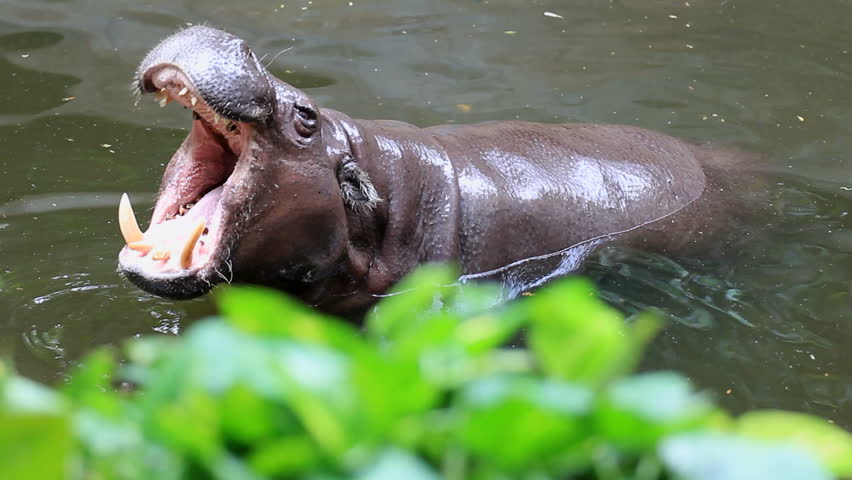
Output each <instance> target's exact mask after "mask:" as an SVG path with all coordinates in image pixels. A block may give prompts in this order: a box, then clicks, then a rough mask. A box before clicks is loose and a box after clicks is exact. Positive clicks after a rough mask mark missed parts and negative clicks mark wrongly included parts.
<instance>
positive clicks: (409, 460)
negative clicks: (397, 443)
mask: <svg viewBox="0 0 852 480" xmlns="http://www.w3.org/2000/svg"><path fill="white" fill-rule="evenodd" d="M355 478H356V479H357V480H401V479H405V480H440V478H441V477H439V476H438V474H437V473H436V472H435V471H434V470H432V469H431V468H430V467H429V466H428V465H426V464H425V463H423V461H422V460H420V459H419V458H417V457H415V456H413V455H411V454H410V453H407V452H404V451H401V450H398V449H388V450H385V451H384V452H382V454H381V455H380V456H379V457H378V459H377V460H376V461H375V462H374V463H373V464H372V465H370V466H369V467H368V468H366V469H365V470H364V471H362V472H361V473H359V474H358V475H357V476H356V477H355Z"/></svg>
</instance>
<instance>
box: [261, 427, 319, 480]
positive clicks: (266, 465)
mask: <svg viewBox="0 0 852 480" xmlns="http://www.w3.org/2000/svg"><path fill="white" fill-rule="evenodd" d="M320 459H321V457H320V453H319V452H318V451H317V448H316V446H315V445H314V444H313V442H311V441H310V440H308V439H307V438H306V437H302V436H289V437H281V438H276V439H273V440H269V441H264V442H260V443H258V445H257V447H256V448H255V449H254V450H253V451H252V452H251V454H250V455H249V456H248V463H249V465H251V467H252V469H253V470H254V471H255V472H257V473H259V474H261V475H266V476H271V477H287V476H298V475H299V474H301V473H303V472H306V471H310V470H313V469H314V468H315V466H316V465H317V464H318V463H319V461H320Z"/></svg>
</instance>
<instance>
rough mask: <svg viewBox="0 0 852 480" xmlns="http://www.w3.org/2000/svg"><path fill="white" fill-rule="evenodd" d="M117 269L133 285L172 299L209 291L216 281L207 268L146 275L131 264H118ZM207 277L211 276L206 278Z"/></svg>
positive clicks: (189, 296) (193, 296) (195, 295)
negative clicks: (163, 274) (161, 274)
mask: <svg viewBox="0 0 852 480" xmlns="http://www.w3.org/2000/svg"><path fill="white" fill-rule="evenodd" d="M119 271H120V272H121V273H122V274H123V275H124V276H125V277H126V278H127V279H128V280H130V281H131V282H132V283H133V284H134V285H136V286H137V287H139V288H141V289H142V290H144V291H146V292H148V293H152V294H154V295H157V296H160V297H164V298H169V299H173V300H189V299H192V298H196V297H200V296H201V295H204V294H205V293H207V292H209V291H210V290H211V289H212V288H213V286H214V285H215V283H216V279H215V278H212V277H211V276H210V275H209V273H207V272H208V269H207V268H202V269H200V270H198V271H194V272H183V273H180V274H176V275H173V276H171V275H169V276H156V277H153V276H151V275H146V274H145V273H144V272H141V271H139V269H137V268H134V267H133V266H125V265H121V264H119ZM208 277H211V278H209V279H208Z"/></svg>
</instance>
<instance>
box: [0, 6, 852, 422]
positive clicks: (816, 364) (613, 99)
mask: <svg viewBox="0 0 852 480" xmlns="http://www.w3.org/2000/svg"><path fill="white" fill-rule="evenodd" d="M142 3H143V2H130V1H123V0H122V1H115V0H88V1H84V0H76V1H75V0H68V1H35V0H20V1H9V0H0V350H1V351H2V352H4V354H5V355H7V356H10V357H12V358H14V360H15V362H16V365H17V368H18V369H19V370H20V371H21V372H23V373H24V374H26V375H29V376H31V377H34V378H37V379H40V380H43V381H47V382H56V381H61V379H62V377H63V375H64V374H65V372H66V371H67V370H68V368H69V367H72V366H73V365H74V363H75V362H76V361H77V360H78V359H79V358H80V356H81V355H82V354H84V353H85V352H86V351H87V350H89V349H90V348H92V347H94V346H97V345H101V344H119V343H121V342H122V341H124V340H125V339H127V338H129V337H133V336H135V335H140V334H147V333H152V332H162V333H166V334H176V333H179V332H180V331H181V329H183V328H185V327H186V325H187V324H188V322H190V321H191V320H192V319H196V318H198V317H200V316H203V315H205V314H207V313H210V312H211V311H212V310H213V309H212V305H211V303H210V301H209V300H207V299H202V300H196V301H192V302H171V301H165V300H162V299H159V298H155V297H152V296H150V295H147V294H144V293H142V292H140V291H138V290H137V289H135V288H134V287H132V286H130V285H128V284H126V283H125V282H123V281H122V280H121V279H120V278H119V277H118V276H117V275H116V273H115V267H116V259H115V257H116V253H117V251H118V249H119V248H120V246H121V240H120V237H119V235H118V228H117V226H116V224H115V220H114V218H115V215H116V209H117V204H118V195H119V194H120V193H121V192H124V191H128V192H137V193H136V194H135V195H134V198H136V199H144V198H147V199H149V200H150V199H153V192H154V191H155V190H156V186H157V184H158V182H159V176H160V175H161V172H162V168H163V166H164V164H165V163H166V162H167V161H168V159H169V158H170V156H171V154H172V153H173V152H174V150H175V148H176V147H177V146H178V144H179V143H180V141H181V139H182V138H183V136H184V135H185V131H184V130H183V129H184V128H186V127H187V126H188V121H189V118H188V114H187V113H186V112H185V111H182V110H181V109H178V108H166V109H160V108H157V107H156V106H155V105H154V104H153V102H150V101H143V103H142V105H140V106H139V107H134V105H133V99H132V98H131V96H130V94H129V88H128V86H129V81H130V78H131V76H132V72H133V69H134V68H135V66H136V64H137V62H138V61H139V60H140V59H141V58H142V56H143V55H144V54H145V52H146V50H147V49H148V48H150V47H152V46H153V45H155V44H156V43H157V42H158V41H159V40H160V39H161V38H162V37H164V36H166V35H167V34H169V33H170V32H172V31H173V30H174V29H175V28H176V27H177V26H180V25H183V24H185V23H186V22H192V23H199V22H210V23H211V24H214V25H217V26H222V27H226V28H227V29H229V30H230V31H232V32H234V33H237V34H239V35H241V36H243V37H244V38H246V39H247V40H249V42H250V43H251V44H252V45H254V47H255V51H257V52H259V53H261V54H263V53H266V54H268V55H269V56H268V57H267V59H271V58H273V57H274V56H275V55H276V54H277V53H278V52H280V51H282V50H284V49H288V48H289V49H290V50H288V51H287V52H286V53H284V54H282V55H280V56H278V57H277V58H275V60H274V62H273V63H272V67H271V68H272V69H273V70H274V71H275V72H276V73H277V74H278V75H279V76H282V77H283V78H284V79H285V80H287V81H289V82H291V83H293V84H294V85H296V86H298V87H302V88H306V89H307V90H308V92H309V93H310V94H312V95H314V96H315V98H316V99H317V100H318V101H319V103H320V104H321V105H325V106H330V107H333V108H336V109H339V110H342V111H344V112H347V113H348V114H350V115H352V116H353V117H356V118H393V119H398V120H404V121H408V122H412V123H415V124H419V125H429V124H436V123H446V122H459V123H462V122H465V123H467V122H477V121H483V120H497V119H516V118H517V119H523V120H532V121H547V122H568V121H585V122H607V123H626V124H633V125H639V126H643V127H647V128H652V129H656V130H660V131H663V132H666V133H669V134H672V135H675V136H681V137H688V138H692V139H696V140H700V141H712V142H717V143H723V144H732V145H738V146H740V147H742V148H744V149H747V150H750V151H752V152H755V153H758V154H761V155H764V156H766V157H767V158H769V160H770V162H771V164H772V168H773V169H774V170H775V171H776V172H777V173H778V174H779V175H781V176H780V177H779V181H778V182H777V184H776V185H774V186H773V188H774V190H773V192H771V193H772V194H773V196H774V198H776V199H777V201H776V203H775V205H773V207H774V209H775V211H776V212H778V216H777V219H776V220H775V221H773V226H772V228H771V229H768V231H767V232H766V233H767V235H764V236H763V238H761V239H756V240H754V241H752V242H749V243H747V244H746V245H744V246H743V248H742V249H741V250H740V251H739V252H735V253H733V254H730V255H727V256H725V257H723V258H719V259H714V260H706V259H705V260H701V259H696V258H663V257H658V256H648V255H641V254H637V253H635V252H634V253H628V252H623V251H606V252H604V253H603V254H602V255H600V256H598V258H597V259H596V260H595V261H594V262H592V263H591V264H590V265H589V268H588V270H587V272H588V274H589V275H590V276H592V277H593V278H595V279H596V280H597V282H598V284H599V285H600V286H601V287H602V289H603V293H604V295H605V296H606V297H607V298H608V299H609V300H610V301H611V302H613V303H616V304H618V305H620V306H621V307H622V308H623V309H624V310H625V311H627V312H633V311H637V310H640V309H643V308H647V307H658V308H661V309H663V310H664V311H665V312H667V313H668V314H669V315H670V316H671V318H672V320H671V322H670V323H669V324H668V327H667V328H666V330H665V331H664V332H663V334H662V335H661V336H660V337H659V338H658V339H657V340H656V341H655V343H654V344H653V345H652V348H651V350H650V352H649V354H648V355H647V358H646V362H645V363H646V367H648V368H676V369H680V370H682V371H685V372H686V373H687V374H689V375H690V376H691V377H692V378H693V379H694V380H695V381H696V383H697V384H698V385H699V386H701V387H702V388H704V389H706V390H707V391H708V392H710V393H712V394H714V395H716V396H717V397H718V398H719V399H720V400H721V401H722V403H723V404H725V405H726V406H728V407H730V408H733V409H735V410H740V409H743V408H756V407H781V408H789V409H794V410H801V411H810V412H816V413H819V414H821V415H825V416H828V417H830V418H833V419H834V420H836V421H837V422H838V423H840V424H842V425H845V426H847V427H852V413H850V412H852V408H850V407H852V273H850V272H852V214H850V212H852V192H850V189H852V158H850V157H852V138H850V135H849V133H850V125H852V96H850V87H852V53H850V50H852V44H850V42H849V39H850V36H849V19H850V18H852V2H849V1H841V0H825V1H823V2H820V3H819V4H818V6H812V5H810V4H809V3H808V2H801V1H798V0H784V1H778V2H769V1H757V0H751V1H737V0H717V1H700V0H690V1H689V2H684V1H682V0H681V1H671V2H668V1H650V0H645V1H642V0H634V1H619V0H612V1H608V2H607V1H600V2H587V1H520V0H497V1H494V0H490V1H472V0H442V1H438V0H436V1H429V2H427V1H423V0H384V1H381V0H369V1H367V0H354V1H353V4H352V5H351V6H348V5H347V3H348V2H346V1H340V0H337V1H319V0H316V1H313V2H309V1H307V0H297V1H293V0H286V1H278V2H262V1H259V0H251V1H243V2H227V3H224V2H214V1H209V0H175V1H170V2H155V5H152V6H146V5H142ZM282 4H283V7H282V6H281V5H282ZM814 5H817V4H814ZM545 12H550V13H551V15H545ZM552 14H555V15H558V16H554V15H552ZM559 17H561V18H559ZM136 203H137V210H138V211H140V213H141V210H142V209H143V208H145V207H146V206H145V205H143V204H142V203H141V200H137V201H136ZM149 213H150V210H147V211H146V213H143V214H142V215H141V216H142V222H143V224H147V215H148V214H149Z"/></svg>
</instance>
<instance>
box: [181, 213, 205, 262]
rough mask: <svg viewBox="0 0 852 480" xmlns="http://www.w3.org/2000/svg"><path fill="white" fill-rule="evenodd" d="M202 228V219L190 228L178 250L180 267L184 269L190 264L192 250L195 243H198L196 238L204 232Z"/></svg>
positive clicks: (203, 226)
mask: <svg viewBox="0 0 852 480" xmlns="http://www.w3.org/2000/svg"><path fill="white" fill-rule="evenodd" d="M204 228H205V225H204V220H200V221H199V222H198V224H197V225H196V226H195V228H194V229H193V230H192V233H191V234H190V235H189V238H188V239H187V240H186V243H185V244H184V245H183V248H182V249H181V251H180V268H184V269H186V268H189V266H190V265H191V264H192V250H193V249H194V248H195V244H196V243H198V239H199V238H201V234H202V233H204Z"/></svg>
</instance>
